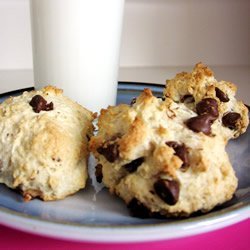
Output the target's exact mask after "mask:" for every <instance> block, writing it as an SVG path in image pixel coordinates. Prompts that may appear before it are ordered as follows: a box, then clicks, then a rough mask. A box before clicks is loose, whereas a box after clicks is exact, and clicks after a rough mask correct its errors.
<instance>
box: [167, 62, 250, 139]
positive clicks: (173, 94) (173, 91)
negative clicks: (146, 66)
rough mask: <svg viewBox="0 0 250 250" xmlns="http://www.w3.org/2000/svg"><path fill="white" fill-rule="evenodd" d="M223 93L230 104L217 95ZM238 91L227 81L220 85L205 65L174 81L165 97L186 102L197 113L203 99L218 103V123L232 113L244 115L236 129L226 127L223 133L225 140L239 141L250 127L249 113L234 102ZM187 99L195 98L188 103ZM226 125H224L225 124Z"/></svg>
mask: <svg viewBox="0 0 250 250" xmlns="http://www.w3.org/2000/svg"><path fill="white" fill-rule="evenodd" d="M218 89H219V91H220V92H223V93H224V95H226V96H227V97H228V100H223V98H221V97H220V96H221V95H220V94H218V92H216V91H218ZM236 91H237V87H236V85H235V84H233V83H231V82H227V81H217V80H216V79H215V77H214V73H213V71H212V70H211V69H210V68H209V67H207V66H206V65H204V64H202V63H198V64H196V65H195V67H194V69H193V70H192V72H182V73H179V74H177V75H176V76H175V78H173V79H171V80H167V81H166V88H165V89H164V96H166V97H169V98H171V99H173V100H174V101H175V102H183V103H185V104H186V105H187V106H188V107H189V108H191V109H192V110H193V111H196V108H195V107H196V104H197V103H199V102H200V101H201V100H202V99H204V98H213V99H215V100H216V101H217V102H218V108H219V118H218V119H219V120H220V121H221V120H222V117H223V116H224V115H226V114H228V113H230V112H236V113H239V114H240V115H241V119H239V120H238V121H237V129H230V128H227V127H225V126H224V128H225V129H224V130H222V131H221V132H223V134H224V137H225V139H227V140H228V139H231V138H236V137H238V136H239V135H240V134H242V133H244V132H245V131H246V128H247V126H248V123H249V119H248V109H247V107H246V106H245V105H244V103H243V102H242V101H238V100H236V98H235V94H236ZM185 97H189V98H190V97H191V98H193V102H192V101H191V102H190V99H189V98H188V99H187V102H186V101H185ZM222 125H223V124H222Z"/></svg>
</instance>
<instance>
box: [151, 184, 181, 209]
mask: <svg viewBox="0 0 250 250" xmlns="http://www.w3.org/2000/svg"><path fill="white" fill-rule="evenodd" d="M154 189H155V192H156V194H157V195H158V196H159V197H160V198H161V199H162V200H163V201H165V202H166V203H167V204H168V205H175V204H176V203H177V201H178V199H179V193H180V187H179V182H178V181H176V180H163V179H160V180H158V181H157V182H155V184H154Z"/></svg>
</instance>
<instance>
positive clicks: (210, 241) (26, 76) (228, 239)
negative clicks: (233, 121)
mask: <svg viewBox="0 0 250 250" xmlns="http://www.w3.org/2000/svg"><path fill="white" fill-rule="evenodd" d="M175 70H176V69H172V71H175ZM133 71H135V72H134V73H137V74H134V76H133V77H132V78H133V80H134V81H142V82H145V81H144V80H146V78H143V77H141V78H138V77H137V78H138V79H137V78H136V79H135V78H134V77H135V76H136V75H138V72H139V73H141V74H139V75H141V76H144V77H145V72H146V71H147V72H149V71H148V70H146V69H127V70H126V69H124V70H123V71H122V72H121V73H120V80H125V81H126V80H130V81H131V80H132V79H131V75H133ZM140 71H142V72H140ZM152 71H153V72H155V73H154V74H152V72H151V73H150V75H151V78H150V77H147V79H148V82H162V79H158V78H159V76H160V77H162V78H163V75H164V72H167V70H166V69H163V68H162V69H161V68H158V69H152ZM172 71H171V72H172ZM217 71H218V73H219V74H221V75H223V74H224V71H223V68H221V69H217ZM228 71H229V70H228V69H227V70H226V72H228ZM238 71H239V74H238V76H239V75H241V76H242V75H243V76H244V79H241V78H240V77H239V79H236V80H238V81H240V83H241V84H239V85H241V86H240V87H241V88H240V90H241V92H240V97H241V98H242V99H243V100H244V101H245V102H247V101H249V93H248V91H245V90H248V89H249V85H248V82H247V81H245V79H246V78H248V76H249V72H250V71H249V67H247V68H240V69H238ZM177 72H178V71H177ZM231 72H232V71H231ZM242 72H243V73H244V74H242ZM0 73H1V74H0V76H1V77H0V80H2V81H3V80H4V82H5V83H6V81H7V82H8V83H9V84H4V85H2V84H1V86H0V87H1V89H0V92H5V91H6V90H5V89H4V88H5V86H6V87H7V86H8V87H9V88H16V84H17V81H16V80H15V79H12V78H11V77H10V76H11V75H12V76H13V74H12V73H13V72H3V71H2V72H0ZM16 73H17V72H16ZM215 73H216V72H215ZM19 74H21V77H15V78H17V79H19V80H18V82H19V84H20V82H23V85H22V87H29V86H30V85H31V81H32V77H31V76H32V71H20V72H19ZM227 74H228V73H227ZM14 75H15V76H17V75H18V74H14ZM152 75H157V76H158V78H157V77H155V78H154V77H152ZM20 79H23V80H22V81H21V80H20ZM228 79H231V78H229V77H228ZM146 82H147V81H146ZM243 82H244V83H245V84H243ZM2 83H3V82H2ZM25 84H26V85H27V86H26V85H25ZM242 85H243V86H242ZM19 86H20V85H19ZM19 86H18V87H19ZM242 88H244V90H243V89H242ZM11 90H13V89H11ZM248 103H249V102H248ZM0 224H1V222H0ZM249 232H250V219H248V220H245V221H243V222H240V223H237V224H235V225H232V226H229V227H226V228H223V229H220V230H216V231H213V232H209V233H205V234H200V235H196V236H192V237H187V238H182V239H176V240H169V241H159V242H149V243H136V244H106V243H105V244H95V243H87V242H70V241H64V240H58V239H51V238H46V237H41V236H38V235H31V234H28V233H24V232H20V231H17V230H14V229H10V228H7V227H4V226H0V235H1V245H0V249H4V250H5V249H36V250H39V249H61V250H63V249H73V250H74V249H93V248H95V249H116V248H119V250H122V249H127V248H131V249H132V248H133V249H165V248H166V247H167V248H168V249H192V250H195V249H203V250H204V249H227V250H228V249H237V250H241V249H250V237H249Z"/></svg>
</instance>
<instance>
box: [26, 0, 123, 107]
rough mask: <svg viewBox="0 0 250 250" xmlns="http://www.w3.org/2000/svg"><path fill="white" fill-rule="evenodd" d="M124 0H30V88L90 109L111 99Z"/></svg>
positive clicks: (114, 97)
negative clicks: (49, 90) (49, 88)
mask: <svg viewBox="0 0 250 250" xmlns="http://www.w3.org/2000/svg"><path fill="white" fill-rule="evenodd" d="M123 6H124V0H30V9H31V23H32V39H33V64H34V78H35V87H36V88H37V89H39V88H41V87H43V86H46V85H48V84H51V85H55V86H57V87H59V88H62V89H63V90H64V94H65V95H67V96H68V97H70V98H72V99H73V100H75V101H77V102H78V103H80V104H82V105H83V106H85V107H86V108H88V109H90V110H92V111H99V110H100V109H101V108H106V107H107V106H108V105H114V104H115V100H116V89H117V76H118V63H119V50H120V37H121V29H122V19H123Z"/></svg>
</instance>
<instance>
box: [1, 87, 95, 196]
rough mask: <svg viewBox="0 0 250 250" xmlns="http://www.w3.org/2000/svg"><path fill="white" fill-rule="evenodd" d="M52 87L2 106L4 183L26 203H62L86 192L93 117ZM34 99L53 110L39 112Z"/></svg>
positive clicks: (2, 167) (7, 102) (33, 92)
mask: <svg viewBox="0 0 250 250" xmlns="http://www.w3.org/2000/svg"><path fill="white" fill-rule="evenodd" d="M62 92H63V91H62V90H60V89H57V88H55V87H52V86H47V87H45V88H43V89H41V90H39V91H31V92H24V93H23V94H22V95H21V96H18V97H10V98H9V99H7V100H5V101H4V102H3V103H2V104H0V136H1V137H0V159H1V168H0V183H5V184H6V185H7V186H8V187H10V188H13V189H18V190H19V191H21V193H22V194H23V196H24V198H25V199H26V200H30V199H31V198H34V197H40V198H41V199H43V200H57V199H63V198H65V197H66V196H68V195H70V194H73V193H75V192H76V191H78V190H79V189H81V188H84V187H85V185H86V180H87V176H88V174H87V159H88V154H89V151H88V138H89V137H90V136H91V134H92V131H93V126H92V120H93V119H94V115H93V114H92V113H91V112H90V111H88V110H87V109H85V108H83V107H82V106H80V105H79V104H77V103H76V102H73V101H71V100H70V99H69V98H67V97H65V96H63V94H62ZM35 95H40V96H42V97H43V98H44V99H45V100H46V101H47V103H50V102H52V103H53V106H54V108H53V110H49V111H43V110H42V111H40V112H39V113H36V112H34V110H33V108H32V106H31V105H30V104H29V103H30V101H31V99H32V98H33V97H34V96H35Z"/></svg>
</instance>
